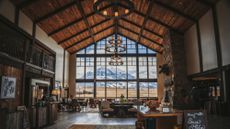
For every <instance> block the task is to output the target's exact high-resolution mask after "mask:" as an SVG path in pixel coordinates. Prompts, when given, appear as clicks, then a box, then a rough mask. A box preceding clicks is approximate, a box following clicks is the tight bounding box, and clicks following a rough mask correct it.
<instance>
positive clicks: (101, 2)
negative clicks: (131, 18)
mask: <svg viewBox="0 0 230 129" xmlns="http://www.w3.org/2000/svg"><path fill="white" fill-rule="evenodd" d="M93 8H94V11H95V12H97V13H98V14H100V15H102V16H104V17H108V18H121V17H124V16H127V15H129V14H130V13H131V12H132V11H133V10H134V4H133V2H132V0H94V5H93Z"/></svg>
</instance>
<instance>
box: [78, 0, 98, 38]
mask: <svg viewBox="0 0 230 129" xmlns="http://www.w3.org/2000/svg"><path fill="white" fill-rule="evenodd" d="M76 5H77V7H78V9H79V11H80V13H81V15H82V17H83V20H84V22H85V24H86V26H87V28H88V31H89V34H90V36H91V38H92V39H93V42H95V39H94V33H93V30H92V28H91V26H90V24H89V22H88V20H87V17H86V15H85V12H84V9H83V7H82V5H81V2H80V1H77V3H76Z"/></svg>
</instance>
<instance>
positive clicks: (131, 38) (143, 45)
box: [118, 32, 162, 53]
mask: <svg viewBox="0 0 230 129" xmlns="http://www.w3.org/2000/svg"><path fill="white" fill-rule="evenodd" d="M118 34H119V35H121V36H124V37H127V38H128V39H131V40H133V41H135V40H134V39H132V38H130V37H128V36H125V35H124V34H122V33H119V32H118ZM137 44H141V45H143V46H145V47H147V48H150V49H152V50H153V51H156V52H158V53H162V52H161V51H159V50H156V49H154V48H151V47H149V46H147V45H145V44H142V43H141V42H139V43H137Z"/></svg>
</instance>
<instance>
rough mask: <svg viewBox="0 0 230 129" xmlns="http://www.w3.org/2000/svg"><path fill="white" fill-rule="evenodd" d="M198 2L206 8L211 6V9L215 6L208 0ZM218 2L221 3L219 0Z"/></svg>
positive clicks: (198, 0)
mask: <svg viewBox="0 0 230 129" xmlns="http://www.w3.org/2000/svg"><path fill="white" fill-rule="evenodd" d="M196 1H197V2H199V3H201V4H203V5H205V6H209V7H212V6H213V5H214V4H213V3H212V2H209V1H207V0H196ZM217 1H219V0H217Z"/></svg>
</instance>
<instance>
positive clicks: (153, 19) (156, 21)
mask: <svg viewBox="0 0 230 129" xmlns="http://www.w3.org/2000/svg"><path fill="white" fill-rule="evenodd" d="M134 13H136V14H138V15H140V16H142V17H145V14H143V13H141V12H139V11H137V10H134ZM148 19H149V20H151V21H153V22H155V23H157V24H159V25H161V26H163V27H165V28H167V29H170V30H173V31H175V32H177V33H179V34H183V32H181V31H180V30H178V29H176V28H173V27H172V26H170V25H168V24H166V23H164V22H162V21H160V20H158V19H156V18H154V17H150V16H149V17H148Z"/></svg>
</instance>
